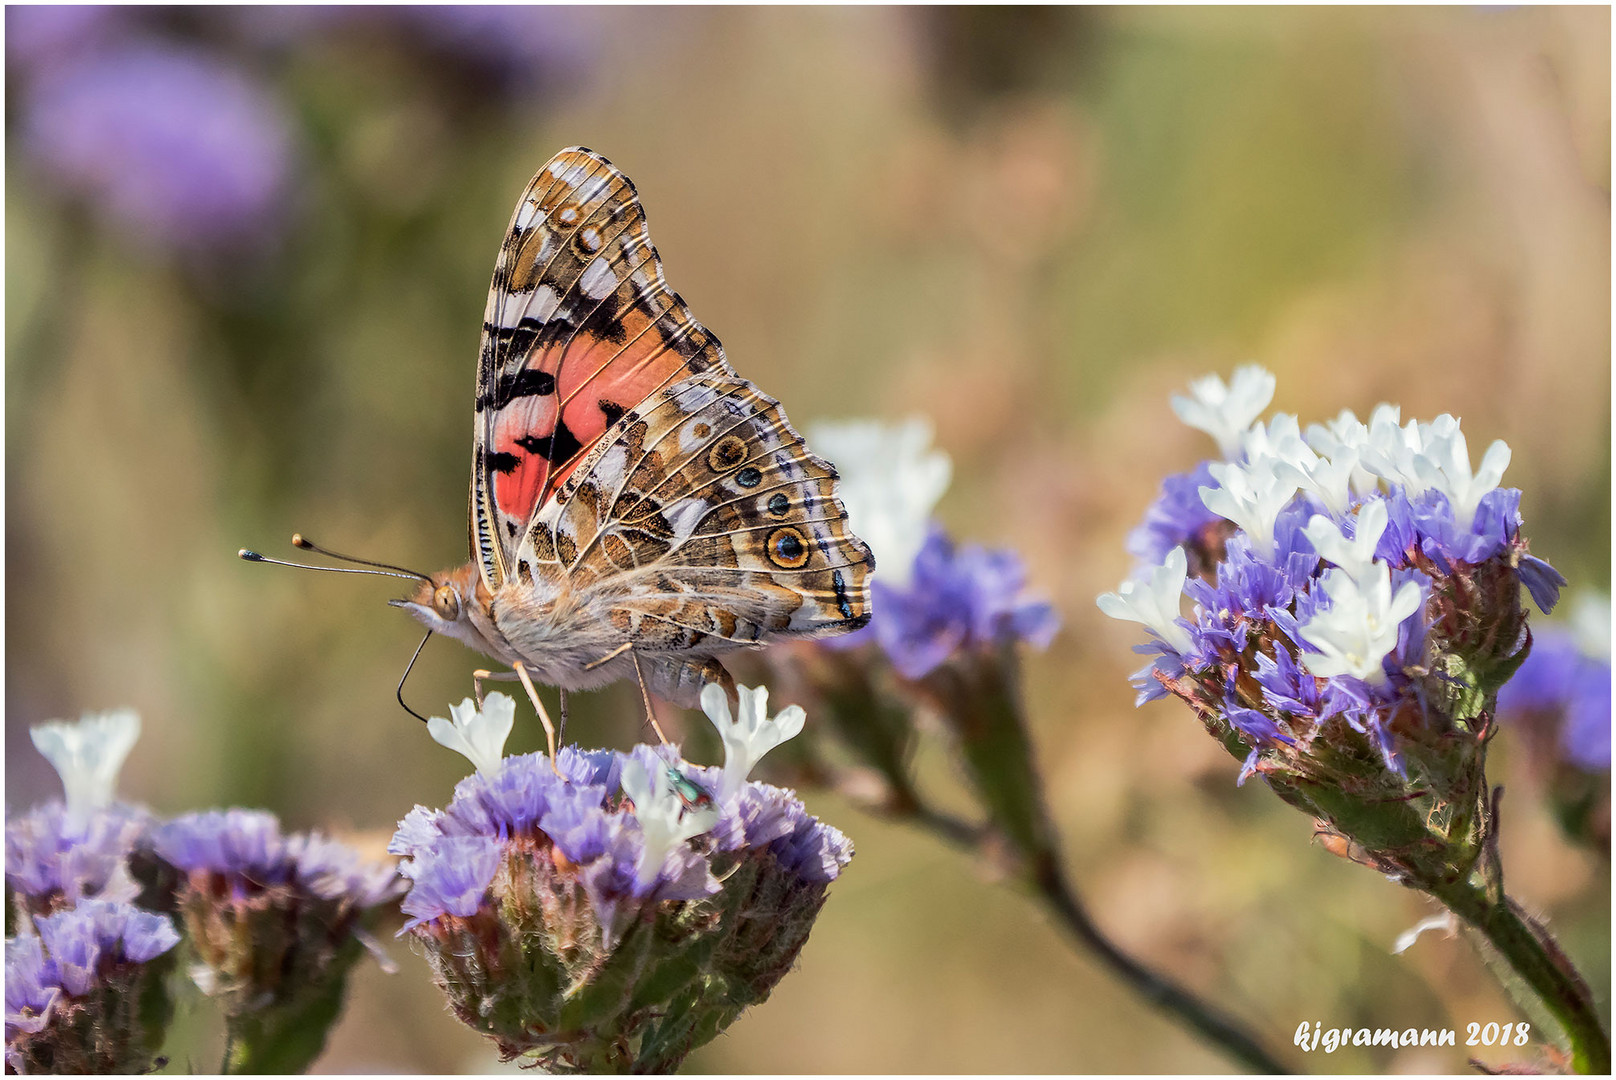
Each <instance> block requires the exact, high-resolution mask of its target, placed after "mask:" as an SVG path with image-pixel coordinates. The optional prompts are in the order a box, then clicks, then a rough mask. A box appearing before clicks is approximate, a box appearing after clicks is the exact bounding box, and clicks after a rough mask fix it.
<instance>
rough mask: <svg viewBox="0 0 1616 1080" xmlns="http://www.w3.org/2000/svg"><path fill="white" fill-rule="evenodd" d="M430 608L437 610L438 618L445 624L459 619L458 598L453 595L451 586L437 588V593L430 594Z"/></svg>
mask: <svg viewBox="0 0 1616 1080" xmlns="http://www.w3.org/2000/svg"><path fill="white" fill-rule="evenodd" d="M432 606H433V607H434V608H436V609H437V612H438V616H439V617H440V618H442V619H444V620H445V621H447V622H454V621H455V620H456V619H458V618H460V597H458V596H456V595H455V591H454V586H452V585H439V586H438V591H437V592H435V593H433V594H432Z"/></svg>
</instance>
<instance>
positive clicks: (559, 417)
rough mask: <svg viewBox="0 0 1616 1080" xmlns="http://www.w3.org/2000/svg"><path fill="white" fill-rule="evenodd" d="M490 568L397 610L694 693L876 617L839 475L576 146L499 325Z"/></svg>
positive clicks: (491, 328) (571, 667)
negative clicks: (745, 369)
mask: <svg viewBox="0 0 1616 1080" xmlns="http://www.w3.org/2000/svg"><path fill="white" fill-rule="evenodd" d="M475 436H476V437H475V456H474V461H473V470H472V491H471V514H470V532H471V548H472V561H471V562H470V563H468V564H466V565H465V566H462V567H460V568H458V569H456V570H453V571H449V572H447V573H445V574H440V575H438V576H437V577H436V578H434V580H433V581H432V583H431V584H430V585H428V584H423V585H422V587H421V589H420V590H418V592H417V593H416V594H415V595H414V596H412V597H409V598H406V599H405V600H401V601H395V603H397V604H398V605H399V606H402V607H404V608H406V609H407V610H409V611H410V613H411V614H412V615H414V616H415V617H416V618H418V619H419V620H420V621H421V622H422V623H424V624H425V625H427V626H428V627H430V628H432V629H434V630H437V631H440V632H442V633H446V634H449V635H450V636H453V637H455V638H457V639H459V640H460V641H462V642H464V643H465V644H467V645H469V646H471V647H472V648H474V649H477V650H478V651H480V652H483V653H486V654H487V655H489V656H491V657H494V658H495V659H497V660H500V661H502V662H504V663H507V664H511V665H515V664H518V663H520V664H522V665H524V666H525V668H526V669H527V671H528V672H529V673H531V674H532V675H533V676H534V677H535V678H537V679H538V680H539V681H541V682H545V683H548V684H550V685H552V686H558V687H560V688H562V689H565V690H584V689H593V688H595V687H599V686H602V685H605V684H607V683H610V682H613V681H615V680H617V679H619V678H625V677H632V676H634V675H635V673H636V671H638V672H639V673H641V674H643V675H644V677H645V679H646V681H647V683H648V684H649V688H650V690H651V691H652V692H654V693H657V694H658V695H659V696H662V697H665V698H668V699H669V700H672V701H674V702H676V703H678V704H682V705H687V706H689V705H694V704H695V703H696V699H697V698H698V696H699V694H700V691H701V687H702V685H703V684H704V683H705V682H707V681H712V680H714V679H717V680H720V681H725V680H727V675H726V673H725V672H724V670H723V667H722V665H721V663H720V662H719V661H718V659H717V658H718V657H719V656H720V655H722V654H723V653H726V652H728V651H731V650H734V649H740V648H751V647H758V646H761V645H763V644H765V643H766V642H767V641H769V640H771V639H774V638H778V637H782V636H822V635H827V634H837V633H846V632H848V631H850V630H854V629H857V628H859V627H861V626H863V625H864V624H865V623H867V622H868V621H869V618H870V615H869V592H868V573H869V571H870V570H871V569H872V568H873V565H874V560H873V558H872V557H871V555H870V552H869V549H868V548H867V547H866V546H865V545H864V543H863V542H862V541H860V540H859V539H858V537H856V536H855V535H853V533H852V531H851V530H850V529H849V528H848V527H847V520H846V518H847V515H846V512H845V510H844V509H843V507H842V504H841V502H840V500H839V499H837V497H836V491H835V482H836V473H835V470H834V469H833V468H832V467H831V466H830V465H829V464H828V463H827V462H825V461H823V460H821V459H820V458H818V457H815V456H814V455H813V454H812V453H811V452H809V451H808V449H807V447H805V446H804V445H803V441H802V437H801V436H800V435H798V434H797V432H796V430H795V429H793V428H792V427H791V425H790V423H789V422H788V421H787V419H786V417H785V414H784V412H783V411H782V410H781V408H780V404H779V402H777V401H775V400H774V399H773V398H771V397H769V396H768V395H766V394H764V393H762V392H761V391H760V390H758V389H757V387H755V386H753V385H752V384H751V383H750V382H748V381H747V380H746V379H744V378H742V377H740V376H739V375H737V374H736V373H735V371H734V369H733V368H731V367H730V365H729V363H728V360H727V359H726V357H725V356H724V352H723V348H722V346H721V345H720V344H719V342H718V339H717V338H715V337H714V336H713V335H712V334H710V333H709V332H708V331H707V330H706V329H705V328H704V327H702V326H701V324H699V323H698V322H696V320H695V318H694V317H693V316H692V315H691V313H690V311H689V308H688V307H686V305H685V304H684V302H683V301H682V300H681V299H680V298H679V296H678V295H677V294H676V293H673V292H672V291H671V290H669V289H668V287H667V283H666V281H665V279H664V277H663V272H662V265H661V261H660V259H659V257H658V256H657V253H656V249H655V248H654V247H653V246H652V245H651V242H650V238H649V234H648V232H647V231H646V227H645V214H644V211H643V209H642V208H641V206H640V203H639V199H638V197H637V195H636V193H635V191H634V187H633V185H632V184H631V183H629V181H628V178H627V177H625V176H624V175H623V174H622V173H621V172H619V171H618V170H617V169H615V168H614V167H613V166H612V165H611V164H610V163H609V162H607V161H606V160H605V159H604V158H602V157H600V156H599V155H597V154H594V153H593V152H591V151H588V150H584V149H582V148H573V149H570V150H564V151H562V152H561V153H560V154H558V155H556V157H555V158H554V159H552V160H551V161H550V162H549V163H548V164H547V165H546V166H545V167H544V168H543V169H541V170H540V171H539V173H538V175H537V176H535V177H534V179H533V181H532V183H531V184H530V185H529V186H528V189H527V191H526V192H525V193H524V195H523V197H522V200H521V201H520V202H519V203H518V205H517V209H516V213H515V215H514V216H513V218H512V222H511V227H510V231H509V233H508V234H507V237H506V240H505V243H504V244H503V246H502V248H501V251H500V257H499V261H498V262H497V264H496V267H495V272H494V282H493V287H492V289H491V290H490V295H489V302H488V307H487V310H486V312H485V315H484V324H483V343H482V349H481V353H480V359H479V366H478V378H477V397H476V422H475Z"/></svg>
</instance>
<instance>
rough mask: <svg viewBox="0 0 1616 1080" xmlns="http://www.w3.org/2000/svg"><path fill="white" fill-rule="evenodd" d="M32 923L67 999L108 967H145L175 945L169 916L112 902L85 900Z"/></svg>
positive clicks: (175, 932)
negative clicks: (124, 965)
mask: <svg viewBox="0 0 1616 1080" xmlns="http://www.w3.org/2000/svg"><path fill="white" fill-rule="evenodd" d="M34 925H35V926H36V927H37V928H38V930H39V937H40V940H41V941H42V942H43V943H44V946H45V951H46V952H47V953H49V954H50V959H51V963H52V964H53V965H55V968H56V974H57V977H58V978H59V979H60V980H61V987H62V989H63V990H64V991H65V992H66V993H67V994H68V995H69V996H72V997H83V996H84V995H85V994H88V993H89V992H90V991H91V990H93V989H94V988H95V986H96V984H97V982H98V980H99V979H100V977H101V975H102V973H103V971H104V969H105V968H106V967H107V966H109V965H117V964H126V963H127V964H144V963H145V962H146V961H148V960H151V959H153V958H155V957H157V956H161V955H162V954H163V953H165V952H167V951H168V950H169V949H172V948H173V947H174V946H175V945H178V944H179V942H180V935H179V931H178V930H176V929H175V928H174V922H173V920H172V919H170V918H169V917H168V916H166V915H158V914H155V913H154V912H150V911H142V910H141V909H140V908H137V907H135V906H134V905H133V904H124V903H118V902H116V901H111V900H86V901H84V902H83V903H81V904H79V905H78V906H77V907H72V908H68V909H67V910H65V911H59V912H57V913H56V914H54V915H43V916H40V917H38V918H36V919H35V920H34Z"/></svg>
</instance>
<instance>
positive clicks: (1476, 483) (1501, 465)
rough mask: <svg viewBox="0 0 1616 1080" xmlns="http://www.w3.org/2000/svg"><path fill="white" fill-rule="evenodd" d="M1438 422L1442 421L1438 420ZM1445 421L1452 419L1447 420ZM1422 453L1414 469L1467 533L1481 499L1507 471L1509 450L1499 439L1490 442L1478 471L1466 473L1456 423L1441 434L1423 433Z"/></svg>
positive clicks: (1465, 452)
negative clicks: (1445, 499)
mask: <svg viewBox="0 0 1616 1080" xmlns="http://www.w3.org/2000/svg"><path fill="white" fill-rule="evenodd" d="M1437 419H1438V420H1439V421H1440V420H1442V419H1443V417H1441V416H1439V417H1437ZM1448 419H1452V418H1451V417H1448ZM1422 434H1424V436H1425V438H1424V440H1423V442H1424V446H1423V448H1422V452H1421V453H1420V454H1419V455H1418V456H1417V457H1416V458H1415V460H1414V468H1415V471H1416V472H1417V473H1418V475H1419V476H1420V478H1421V479H1422V480H1423V481H1425V485H1426V486H1427V487H1432V488H1435V489H1436V490H1438V491H1440V492H1442V493H1443V494H1444V495H1446V496H1447V497H1448V506H1449V507H1450V508H1452V510H1453V521H1454V524H1456V525H1458V526H1459V527H1460V528H1461V529H1468V528H1470V526H1471V525H1472V524H1473V523H1474V522H1475V520H1476V509H1477V508H1478V507H1479V506H1480V505H1481V499H1482V496H1484V495H1486V494H1487V493H1488V492H1489V491H1492V490H1493V489H1494V488H1496V487H1497V486H1498V483H1499V481H1500V480H1502V479H1503V478H1504V470H1505V469H1507V468H1509V456H1510V455H1509V446H1508V445H1507V444H1505V442H1504V440H1503V439H1495V440H1493V444H1492V445H1491V446H1489V447H1487V452H1486V453H1485V454H1483V455H1482V458H1481V469H1480V470H1479V471H1478V472H1476V473H1474V474H1472V473H1471V471H1470V448H1469V447H1468V446H1466V445H1465V437H1464V432H1462V431H1460V430H1459V424H1458V421H1454V422H1453V425H1452V427H1451V429H1450V430H1449V431H1447V432H1445V433H1442V434H1437V433H1435V432H1424V433H1422Z"/></svg>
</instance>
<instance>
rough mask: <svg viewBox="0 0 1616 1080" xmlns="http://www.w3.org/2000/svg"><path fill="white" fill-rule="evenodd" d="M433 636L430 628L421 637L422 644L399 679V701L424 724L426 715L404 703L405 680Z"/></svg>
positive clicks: (416, 648)
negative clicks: (424, 635)
mask: <svg viewBox="0 0 1616 1080" xmlns="http://www.w3.org/2000/svg"><path fill="white" fill-rule="evenodd" d="M431 636H432V631H430V630H428V631H427V632H426V637H424V638H422V639H421V644H419V645H417V646H416V647H415V655H414V656H411V657H410V664H409V666H408V667H406V668H405V669H404V674H403V675H400V676H399V679H398V693H397V697H398V703H399V704H400V705H403V706H404V711H405V712H407V713H409V714H410V715H411V716H413V717H415V718H416V719H417V720H419V721H421V723H423V724H424V723H426V722H427V720H426V717H424V716H422V715H421V714H420V713H418V712H416V711H415V710H414V709H412V708H410V707H409V706H408V705H405V704H404V680H406V679H408V678H409V677H410V672H412V671H414V670H415V661H416V659H417V658H418V657H419V656H420V655H421V650H422V649H424V648H426V643H427V639H428V638H430V637H431Z"/></svg>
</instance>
